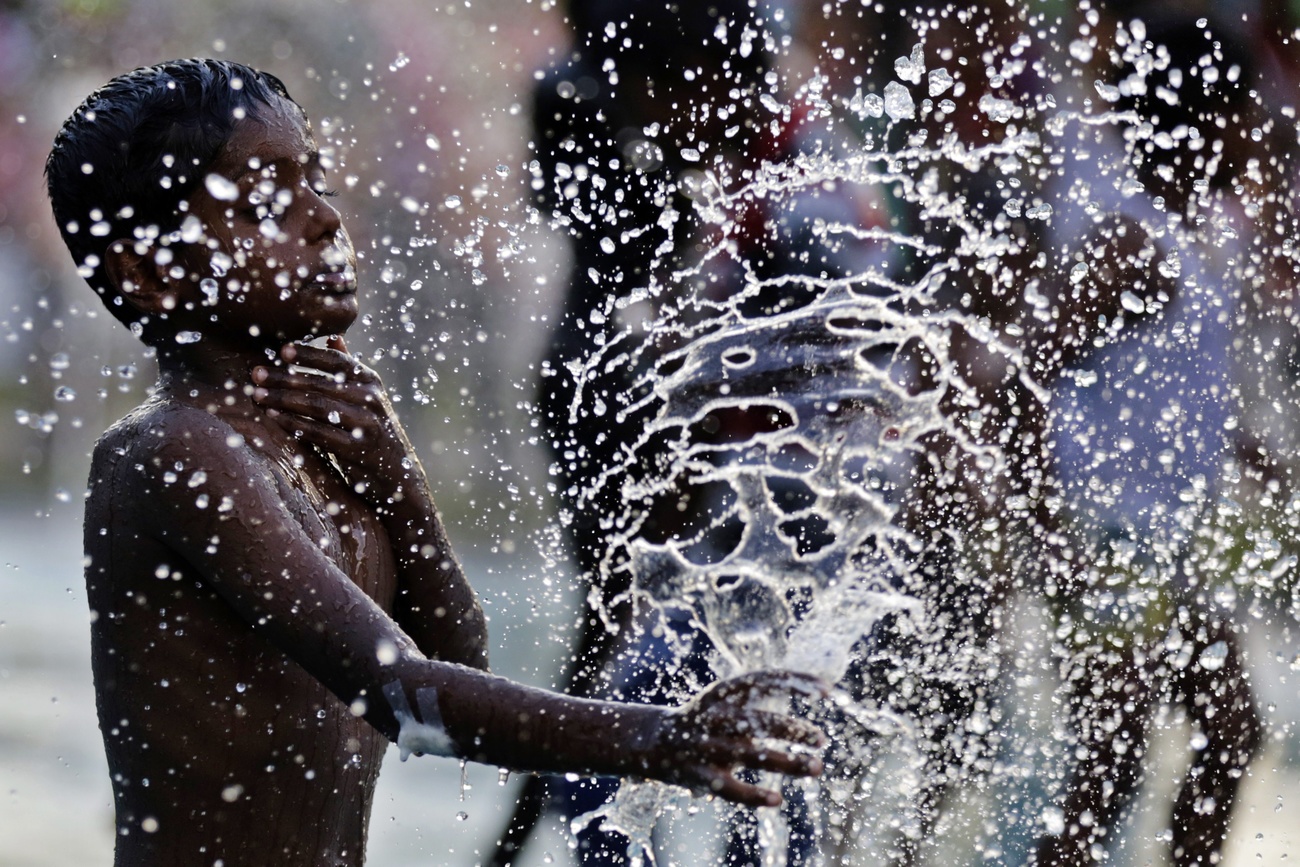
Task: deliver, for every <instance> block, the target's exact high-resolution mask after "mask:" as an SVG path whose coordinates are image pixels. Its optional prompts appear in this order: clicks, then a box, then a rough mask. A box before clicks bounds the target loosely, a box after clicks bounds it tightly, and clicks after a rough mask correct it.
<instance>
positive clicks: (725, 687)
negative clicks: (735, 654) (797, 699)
mask: <svg viewBox="0 0 1300 867" xmlns="http://www.w3.org/2000/svg"><path fill="white" fill-rule="evenodd" d="M710 693H711V698H713V699H714V700H715V701H731V700H732V699H733V698H736V697H741V698H744V699H746V700H749V699H751V698H767V697H770V696H775V695H781V694H789V693H794V694H797V695H804V696H807V697H810V698H825V697H826V696H827V695H829V694H830V690H829V688H828V687H827V686H826V681H824V680H822V679H821V678H820V677H817V676H815V675H811V674H804V673H802V672H798V671H752V672H750V673H748V674H742V675H739V676H737V677H733V678H731V679H729V680H724V681H722V682H721V683H718V684H716V685H714V686H713V687H712V688H711V689H710V690H706V692H705V694H710Z"/></svg>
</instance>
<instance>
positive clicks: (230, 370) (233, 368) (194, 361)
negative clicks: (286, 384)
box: [158, 346, 275, 416]
mask: <svg viewBox="0 0 1300 867" xmlns="http://www.w3.org/2000/svg"><path fill="white" fill-rule="evenodd" d="M274 363H275V359H274V354H273V352H272V353H271V354H269V355H268V353H267V352H266V351H258V352H249V351H243V350H228V349H215V348H212V347H205V348H204V349H203V351H197V350H192V351H187V348H186V347H181V346H178V347H174V348H169V349H168V350H167V351H162V350H160V351H159V352H158V385H159V387H160V388H161V389H162V390H163V391H165V392H168V393H170V394H171V395H173V396H174V397H177V398H179V399H181V400H184V401H187V402H188V401H191V400H195V399H198V400H201V401H204V402H206V403H213V402H216V403H219V404H220V405H221V406H224V407H227V408H228V409H229V410H235V411H236V412H239V411H241V410H242V411H245V412H246V413H247V414H249V415H250V416H253V415H257V416H260V415H261V414H262V411H261V409H260V408H258V407H257V406H256V405H255V404H254V403H253V400H252V387H253V380H252V373H253V368H254V367H256V366H257V365H259V364H263V365H269V364H274Z"/></svg>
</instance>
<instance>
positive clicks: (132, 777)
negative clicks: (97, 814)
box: [46, 60, 822, 867]
mask: <svg viewBox="0 0 1300 867" xmlns="http://www.w3.org/2000/svg"><path fill="white" fill-rule="evenodd" d="M327 167H328V158H327V157H326V156H323V155H322V154H321V153H320V152H319V150H318V148H317V146H316V144H315V142H314V141H313V138H312V133H311V129H310V126H309V124H308V122H307V119H306V117H305V115H304V114H303V111H302V109H301V108H300V107H299V106H298V105H297V104H296V103H295V102H294V101H293V100H292V99H291V98H290V97H289V95H288V93H287V92H286V90H285V88H284V85H283V84H282V83H281V82H280V81H279V80H278V79H276V78H274V77H273V76H270V75H267V74H265V73H260V72H257V71H255V70H253V69H250V68H248V67H244V66H241V65H238V64H234V63H228V62H224V61H212V60H187V61H173V62H170V63H165V64H162V65H159V66H155V67H149V68H144V69H138V70H136V71H134V72H131V73H128V74H126V75H124V76H121V77H119V78H116V79H114V80H113V81H111V82H109V83H108V84H107V85H106V86H105V87H104V88H102V89H100V90H99V91H97V92H96V93H94V94H92V95H91V96H90V97H89V98H87V100H86V102H85V103H83V104H82V106H81V107H80V108H78V109H77V111H76V112H75V113H74V114H73V116H72V117H71V118H70V119H69V120H68V122H67V123H66V124H65V125H64V127H63V129H62V130H61V131H60V132H59V134H58V136H57V138H56V140H55V144H54V149H53V151H52V152H51V154H50V158H49V161H48V163H47V166H46V175H47V178H48V183H49V191H50V197H51V201H52V204H53V208H54V213H55V217H56V219H57V221H58V223H59V226H60V229H61V231H62V232H63V234H64V240H65V241H66V243H67V244H68V247H69V250H70V251H71V253H72V255H73V258H74V259H75V260H76V261H77V263H78V265H79V267H80V270H81V273H82V274H83V275H84V276H86V278H87V280H88V282H89V283H90V284H91V286H92V287H93V288H94V289H95V290H96V291H97V292H98V293H99V294H100V296H101V297H102V298H103V300H104V302H105V304H106V305H107V306H108V309H109V310H110V311H111V312H112V313H113V314H114V315H115V316H116V317H117V318H118V319H119V320H121V321H122V322H123V323H125V324H127V325H128V326H129V327H130V328H131V330H132V332H133V333H135V334H136V335H137V336H138V337H140V339H141V340H142V341H144V342H145V343H146V344H147V345H149V346H151V347H153V348H154V349H155V351H156V353H157V358H158V363H159V380H158V383H157V386H156V388H155V390H154V391H153V393H152V394H151V395H150V397H149V398H148V399H147V400H146V401H145V402H144V403H143V404H142V405H141V406H140V407H138V408H137V409H136V410H134V411H133V412H132V413H131V414H129V415H128V416H127V417H126V418H124V419H122V420H121V421H119V422H118V423H117V424H115V425H114V426H113V427H112V428H111V429H110V430H109V431H108V432H107V433H106V434H105V435H104V436H103V438H102V439H101V440H100V442H99V444H98V446H97V447H96V449H95V453H94V457H93V462H92V467H91V476H90V493H89V499H88V500H87V505H86V522H85V534H86V535H85V538H86V554H87V565H86V581H87V589H88V594H89V599H90V606H91V609H92V611H93V614H94V621H93V626H92V646H93V666H94V674H95V684H96V693H97V700H98V708H99V718H100V724H101V728H102V730H103V734H104V741H105V745H106V749H107V753H108V762H109V770H110V773H111V775H112V778H113V788H114V795H115V801H116V807H117V828H118V836H117V853H116V864H118V865H135V864H223V865H225V867H233V865H242V864H250V865H262V864H279V865H296V864H302V865H339V864H357V863H360V862H361V861H362V858H363V854H364V845H365V833H366V824H367V820H368V817H369V812H370V806H371V798H372V795H373V791H374V785H375V780H376V777H377V774H378V771H379V765H380V760H381V758H382V755H383V752H384V748H385V747H386V745H387V744H386V741H387V740H391V741H395V742H396V743H397V744H398V746H399V747H400V748H401V750H402V752H403V756H405V755H406V754H409V753H412V752H414V753H434V754H438V755H444V756H460V757H464V758H469V759H473V760H475V761H484V762H492V763H495V764H500V765H504V766H507V767H511V768H516V769H521V770H547V771H578V772H591V773H597V774H617V775H622V774H638V775H643V776H647V777H653V778H656V779H661V780H666V781H669V782H674V783H678V784H682V785H686V786H691V787H695V788H698V789H705V790H709V791H712V792H714V793H716V794H718V795H721V796H722V797H725V798H728V799H730V800H734V801H737V802H739V803H743V804H749V805H773V804H776V803H779V801H780V796H779V795H778V794H777V793H776V792H774V791H770V790H766V789H762V788H759V787H757V786H754V785H750V784H746V783H742V782H741V781H739V780H738V779H737V778H736V777H735V776H734V775H733V771H734V770H735V769H736V768H738V767H743V768H749V769H760V770H768V771H774V772H778V773H791V774H803V775H809V774H817V773H819V772H820V770H821V762H820V760H819V759H818V758H817V757H816V756H814V755H811V754H809V753H807V752H799V751H797V750H796V751H791V750H789V749H788V746H787V744H782V743H773V741H786V742H790V743H792V744H802V745H807V746H818V745H820V744H821V743H822V736H821V734H820V732H819V731H817V730H816V728H815V727H813V726H812V725H810V724H809V723H806V722H803V721H801V720H796V719H793V718H790V717H787V716H784V715H781V714H777V713H772V712H768V711H762V710H757V709H755V708H752V707H751V706H750V704H751V702H752V701H753V700H754V699H756V698H758V697H761V696H767V695H770V694H772V693H773V692H775V691H777V690H780V689H783V688H784V689H790V688H794V689H797V690H801V691H803V692H805V693H815V692H817V691H818V690H819V689H820V686H819V684H818V683H817V682H816V681H815V680H813V679H811V678H806V677H801V676H792V675H777V674H772V673H768V674H758V675H751V676H748V677H744V678H738V679H735V680H731V681H726V682H724V683H722V684H719V685H717V686H716V687H714V688H712V689H710V690H709V691H707V692H705V693H703V694H702V695H701V696H699V697H698V698H697V699H696V700H695V701H693V702H691V703H690V704H689V705H687V706H686V707H683V708H679V709H675V710H674V709H665V708H659V707H650V706H635V705H619V704H613V703H608V702H598V701H585V700H578V699H571V698H568V697H564V696H559V695H555V694H550V693H546V692H543V691H541V690H537V689H532V688H529V687H524V686H520V685H517V684H514V683H511V682H509V681H506V680H503V679H501V678H497V677H494V676H492V675H491V674H490V673H488V670H487V637H486V631H485V625H484V619H483V615H482V612H481V610H480V609H479V606H478V603H477V601H476V599H475V597H474V594H473V591H472V590H471V588H470V586H469V584H468V583H467V581H466V579H465V576H464V575H463V574H462V572H461V570H460V566H459V565H458V564H457V562H456V560H455V557H454V556H453V555H452V552H451V549H450V547H449V545H448V542H447V539H446V536H445V534H444V532H443V528H442V525H441V522H440V521H439V519H438V515H437V512H436V510H435V509H434V506H433V503H432V501H431V499H430V495H429V489H428V485H427V482H426V479H425V476H424V471H423V469H422V468H421V466H420V463H419V461H418V460H417V459H416V457H415V454H414V452H413V451H412V448H411V445H410V443H409V441H408V440H407V438H406V436H405V434H404V432H403V430H402V428H401V426H400V424H399V423H398V421H397V418H396V416H395V415H394V413H393V410H392V406H391V404H390V403H389V401H388V398H387V395H386V393H385V391H384V388H383V386H382V384H381V383H380V381H379V379H378V378H377V377H376V375H375V374H374V373H373V372H372V371H371V370H369V369H368V368H366V367H365V366H364V365H362V364H361V363H359V362H358V361H357V360H356V359H354V358H353V357H352V356H350V355H349V354H348V352H347V348H346V346H345V344H344V342H343V340H342V338H341V337H339V336H337V335H341V334H342V333H343V332H344V331H346V330H347V328H348V327H349V326H350V325H351V324H352V322H353V320H354V319H355V318H356V316H357V283H356V276H355V267H354V266H355V257H354V254H353V249H352V245H351V242H350V240H349V239H348V235H347V233H346V231H344V229H343V227H342V226H341V224H340V221H339V215H338V213H337V212H336V211H335V210H334V208H332V207H331V206H330V205H329V203H328V202H327V201H326V199H325V197H328V196H329V195H331V193H330V192H329V191H328V190H327V188H326V181H325V174H326V168H327ZM329 335H335V336H330V337H329V339H328V342H327V345H326V346H324V347H316V346H309V345H306V343H305V341H308V340H311V339H313V338H317V337H322V336H329Z"/></svg>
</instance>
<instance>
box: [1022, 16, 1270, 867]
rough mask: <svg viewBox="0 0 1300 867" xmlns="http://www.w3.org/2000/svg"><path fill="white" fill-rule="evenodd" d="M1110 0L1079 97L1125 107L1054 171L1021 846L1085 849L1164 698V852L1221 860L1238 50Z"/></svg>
mask: <svg viewBox="0 0 1300 867" xmlns="http://www.w3.org/2000/svg"><path fill="white" fill-rule="evenodd" d="M1117 6H1119V4H1111V6H1110V8H1106V7H1103V8H1102V9H1101V10H1098V11H1099V12H1100V13H1101V14H1099V15H1098V14H1092V15H1091V17H1090V18H1089V19H1088V21H1089V24H1088V26H1089V27H1091V28H1095V33H1096V39H1095V41H1094V42H1093V45H1094V46H1097V45H1100V46H1101V47H1100V48H1097V49H1096V50H1097V51H1098V53H1099V55H1100V59H1101V61H1102V62H1105V60H1106V59H1107V55H1106V54H1105V53H1104V50H1105V49H1106V48H1110V47H1111V46H1113V51H1114V52H1115V55H1114V56H1115V58H1116V59H1117V60H1119V63H1118V64H1117V65H1116V66H1114V67H1112V68H1111V69H1110V74H1109V75H1108V76H1106V79H1103V83H1101V84H1099V85H1098V86H1097V93H1098V94H1100V95H1101V97H1102V98H1103V99H1104V100H1107V101H1110V102H1113V103H1115V107H1116V108H1117V109H1119V110H1122V111H1133V112H1136V115H1137V118H1138V119H1139V123H1138V124H1136V125H1125V126H1123V127H1120V126H1113V125H1110V124H1106V125H1102V126H1099V127H1089V126H1083V125H1081V126H1082V132H1081V133H1080V137H1079V139H1078V141H1071V142H1068V143H1067V145H1066V147H1065V148H1064V150H1065V153H1066V154H1067V158H1066V162H1065V163H1064V164H1063V171H1062V172H1061V177H1062V178H1063V183H1066V184H1069V185H1070V186H1069V189H1068V191H1067V192H1066V193H1065V194H1064V195H1065V197H1066V199H1068V200H1069V201H1070V202H1072V203H1073V205H1074V207H1071V208H1068V209H1062V210H1061V212H1060V213H1061V219H1059V220H1058V221H1055V222H1054V223H1053V225H1052V228H1053V232H1054V235H1053V238H1052V243H1053V247H1054V255H1057V256H1059V257H1061V259H1060V261H1062V263H1063V266H1064V267H1063V268H1062V269H1061V270H1062V273H1063V274H1064V275H1068V276H1066V277H1065V282H1064V284H1063V285H1062V286H1061V287H1060V288H1058V290H1057V296H1056V297H1057V299H1058V301H1059V302H1060V315H1059V317H1058V318H1059V321H1060V322H1062V323H1067V324H1068V327H1069V331H1070V332H1072V334H1067V335H1065V336H1066V337H1067V338H1068V340H1067V341H1066V343H1065V344H1064V345H1065V347H1066V348H1067V349H1068V352H1069V354H1068V357H1067V358H1065V359H1063V360H1065V361H1066V362H1068V363H1069V364H1070V366H1072V367H1073V368H1074V373H1073V374H1072V376H1071V377H1070V378H1068V379H1065V380H1063V381H1062V382H1061V384H1060V385H1059V386H1058V388H1057V389H1056V392H1055V395H1054V400H1053V431H1052V433H1053V445H1052V448H1053V453H1054V457H1055V473H1056V475H1057V478H1058V481H1059V486H1060V492H1061V495H1062V497H1063V501H1064V507H1063V511H1062V513H1061V518H1062V533H1063V536H1062V540H1061V542H1062V544H1061V546H1060V548H1059V549H1058V551H1057V554H1058V560H1057V565H1058V566H1059V567H1060V569H1061V571H1060V572H1059V573H1058V574H1056V575H1055V576H1052V577H1051V578H1049V583H1048V585H1047V592H1048V594H1049V596H1053V597H1054V598H1055V599H1056V600H1058V603H1059V611H1060V618H1061V621H1060V624H1059V627H1058V631H1057V635H1058V636H1059V637H1061V638H1062V639H1063V644H1064V648H1063V650H1064V652H1065V653H1066V659H1065V664H1064V671H1065V676H1066V680H1067V689H1068V691H1069V694H1070V708H1071V713H1072V717H1073V732H1074V734H1073V737H1074V738H1075V740H1074V741H1073V742H1072V743H1073V749H1071V750H1069V751H1068V752H1069V754H1071V755H1073V756H1074V757H1075V759H1076V765H1075V767H1074V770H1073V773H1072V776H1069V777H1067V781H1066V785H1065V787H1064V797H1063V800H1062V802H1061V806H1060V812H1059V813H1057V814H1056V815H1055V820H1053V821H1049V822H1048V823H1047V825H1048V827H1047V831H1048V836H1047V837H1046V838H1045V839H1044V840H1043V841H1042V843H1041V845H1040V847H1039V849H1038V852H1037V859H1038V864H1040V865H1044V867H1046V865H1053V867H1061V865H1074V864H1079V865H1082V864H1085V863H1092V862H1093V861H1094V860H1095V857H1097V856H1096V852H1097V851H1099V849H1100V847H1104V846H1106V845H1108V844H1109V843H1110V842H1111V840H1110V832H1111V830H1112V829H1113V828H1114V827H1115V823H1116V821H1117V818H1118V817H1119V815H1120V813H1121V811H1122V810H1123V809H1124V807H1125V806H1126V805H1127V804H1128V803H1129V802H1130V801H1131V799H1132V797H1133V795H1134V793H1135V792H1136V790H1137V789H1138V786H1139V784H1140V782H1141V780H1142V777H1143V764H1144V758H1145V755H1146V751H1147V738H1148V735H1149V733H1150V726H1151V720H1152V715H1153V712H1154V710H1155V708H1156V707H1157V706H1158V705H1159V704H1160V703H1161V702H1162V701H1164V702H1169V703H1170V704H1172V705H1174V706H1175V707H1179V708H1182V709H1183V710H1184V711H1185V712H1186V714H1187V719H1188V721H1189V722H1190V724H1191V726H1192V729H1193V740H1192V746H1193V757H1192V765H1191V768H1190V769H1189V771H1188V773H1187V775H1186V776H1185V777H1184V778H1183V782H1182V785H1181V789H1180V791H1179V793H1178V797H1177V800H1176V803H1175V805H1174V811H1173V816H1172V818H1171V823H1170V826H1169V827H1170V828H1171V829H1172V836H1171V854H1172V857H1173V863H1174V864H1175V865H1178V867H1182V865H1192V864H1213V863H1217V862H1218V859H1219V854H1220V851H1221V848H1222V845H1223V842H1224V839H1225V837H1226V834H1227V828H1228V819H1229V816H1230V812H1231V809H1232V804H1233V801H1234V798H1235V795H1236V791H1237V788H1238V786H1239V784H1240V779H1241V776H1242V773H1243V771H1244V769H1245V767H1246V765H1247V764H1248V763H1249V761H1250V759H1251V757H1252V756H1253V755H1254V752H1255V750H1256V748H1257V747H1258V744H1259V741H1260V722H1259V720H1258V717H1257V715H1256V711H1255V707H1254V702H1253V699H1252V697H1251V693H1250V688H1249V685H1248V683H1247V680H1246V675H1245V673H1244V670H1243V667H1242V661H1241V657H1240V651H1239V649H1238V638H1237V629H1236V625H1235V623H1234V622H1233V620H1234V611H1233V610H1232V608H1231V607H1230V606H1228V605H1221V604H1220V603H1219V601H1218V600H1217V599H1216V594H1215V589H1216V587H1217V586H1218V585H1219V582H1220V581H1221V580H1222V578H1223V575H1222V574H1221V573H1222V571H1223V570H1224V565H1225V564H1224V562H1223V560H1222V556H1221V555H1222V553H1223V550H1224V548H1225V546H1226V540H1225V539H1224V536H1223V534H1222V533H1221V532H1220V530H1219V525H1220V524H1221V523H1222V514H1223V513H1222V511H1221V500H1220V498H1219V492H1220V490H1221V483H1222V478H1223V475H1224V472H1225V467H1226V466H1227V463H1228V460H1229V458H1230V455H1231V451H1232V443H1231V442H1230V440H1229V437H1230V436H1231V431H1232V430H1233V428H1234V427H1235V426H1236V421H1235V420H1236V419H1237V417H1238V415H1239V408H1238V406H1237V404H1236V402H1235V400H1234V399H1233V394H1234V388H1233V382H1232V372H1233V371H1232V367H1231V357H1232V353H1233V326H1234V321H1235V317H1236V315H1237V314H1236V303H1237V298H1238V296H1239V294H1240V287H1239V285H1238V284H1239V282H1240V281H1241V279H1242V275H1243V267H1244V265H1245V261H1246V256H1245V254H1246V250H1245V247H1244V245H1243V244H1242V243H1241V240H1240V239H1241V238H1242V237H1243V236H1244V235H1248V232H1249V225H1248V223H1247V222H1246V220H1245V213H1244V212H1243V209H1242V206H1241V202H1240V201H1239V199H1238V197H1237V195H1236V194H1234V192H1233V185H1234V184H1241V183H1243V182H1245V181H1246V179H1247V176H1248V175H1249V174H1251V172H1252V169H1251V168H1250V167H1249V166H1250V160H1251V159H1252V157H1253V156H1254V149H1253V147H1252V142H1251V139H1250V135H1249V130H1250V128H1251V127H1252V126H1254V125H1255V124H1256V123H1257V122H1258V121H1259V110H1258V106H1257V105H1256V102H1255V98H1254V96H1253V94H1252V93H1251V88H1252V87H1253V86H1254V82H1255V77H1254V76H1255V73H1254V65H1253V63H1252V58H1251V56H1250V53H1249V51H1248V50H1246V49H1245V48H1244V46H1242V45H1241V43H1239V42H1238V41H1237V40H1236V39H1234V38H1233V37H1232V34H1230V33H1229V32H1228V31H1226V30H1211V29H1207V28H1206V27H1205V26H1203V25H1201V24H1198V23H1194V21H1193V16H1190V15H1172V16H1168V17H1166V16H1160V17H1156V16H1152V17H1150V19H1149V20H1147V21H1146V22H1145V23H1143V22H1142V21H1139V20H1134V21H1132V23H1129V21H1130V19H1131V18H1133V17H1135V15H1134V13H1135V10H1133V9H1131V8H1129V6H1128V4H1124V8H1123V9H1119V8H1115V7H1117ZM1121 11H1122V12H1124V13H1125V14H1124V16H1123V17H1122V18H1121V17H1119V13H1120V12H1121ZM1085 32H1086V31H1085ZM1112 34H1113V35H1114V36H1113V39H1112ZM1107 82H1108V83H1107ZM1141 122H1149V124H1150V126H1149V127H1142V126H1141V125H1140V124H1141ZM1080 206H1082V207H1080ZM1066 215H1074V216H1076V217H1079V218H1082V220H1081V221H1079V220H1075V221H1073V222H1072V221H1071V220H1070V219H1069V218H1068V217H1067V216H1066ZM1080 238H1082V239H1084V242H1083V243H1082V244H1080V243H1079V240H1078V239H1080Z"/></svg>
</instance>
